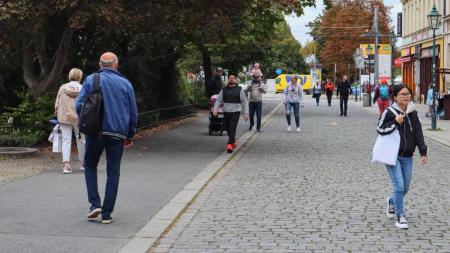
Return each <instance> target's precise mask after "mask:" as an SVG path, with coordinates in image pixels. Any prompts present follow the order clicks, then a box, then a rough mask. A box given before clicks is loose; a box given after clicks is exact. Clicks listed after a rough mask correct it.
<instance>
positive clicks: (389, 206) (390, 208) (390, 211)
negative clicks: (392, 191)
mask: <svg viewBox="0 0 450 253" xmlns="http://www.w3.org/2000/svg"><path fill="white" fill-rule="evenodd" d="M389 200H390V197H387V199H386V216H387V217H388V218H394V216H395V207H394V204H393V203H391V201H389Z"/></svg>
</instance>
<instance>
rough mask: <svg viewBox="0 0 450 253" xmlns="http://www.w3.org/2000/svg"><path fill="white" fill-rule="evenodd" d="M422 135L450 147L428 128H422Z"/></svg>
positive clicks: (449, 143)
mask: <svg viewBox="0 0 450 253" xmlns="http://www.w3.org/2000/svg"><path fill="white" fill-rule="evenodd" d="M354 104H356V103H354ZM360 107H361V109H363V110H366V111H368V112H370V113H373V114H375V115H378V113H376V112H373V111H372V110H370V109H369V107H364V106H360ZM423 136H425V137H427V138H428V139H431V140H433V141H435V142H437V143H439V144H442V145H444V146H447V147H450V142H448V141H444V140H442V139H439V137H438V136H435V135H434V134H433V132H430V131H428V130H426V129H423Z"/></svg>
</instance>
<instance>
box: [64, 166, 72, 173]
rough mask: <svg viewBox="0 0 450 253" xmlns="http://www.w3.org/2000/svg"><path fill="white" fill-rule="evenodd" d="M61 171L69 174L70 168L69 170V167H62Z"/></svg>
mask: <svg viewBox="0 0 450 253" xmlns="http://www.w3.org/2000/svg"><path fill="white" fill-rule="evenodd" d="M62 173H63V174H70V173H72V170H71V169H70V168H66V167H64V169H63V171H62Z"/></svg>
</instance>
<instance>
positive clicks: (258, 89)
mask: <svg viewBox="0 0 450 253" xmlns="http://www.w3.org/2000/svg"><path fill="white" fill-rule="evenodd" d="M245 92H246V93H250V99H249V103H248V107H249V110H250V126H249V128H248V130H249V131H251V130H252V128H253V126H254V125H255V120H254V119H255V113H256V131H258V132H261V113H262V94H263V93H266V86H265V85H264V83H262V82H261V80H259V76H257V75H253V80H252V81H251V83H250V84H248V85H247V87H246V88H245Z"/></svg>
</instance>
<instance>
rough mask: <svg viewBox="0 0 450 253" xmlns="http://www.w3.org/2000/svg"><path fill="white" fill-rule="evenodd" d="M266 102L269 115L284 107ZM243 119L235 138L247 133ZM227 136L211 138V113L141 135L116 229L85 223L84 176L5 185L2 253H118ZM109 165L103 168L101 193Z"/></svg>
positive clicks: (125, 178)
mask: <svg viewBox="0 0 450 253" xmlns="http://www.w3.org/2000/svg"><path fill="white" fill-rule="evenodd" d="M279 100H280V98H279V97H276V96H273V97H271V98H270V97H269V98H267V100H265V102H264V105H263V113H264V114H266V113H268V112H269V111H271V110H272V109H273V108H274V107H275V106H277V105H278V104H279ZM247 129H248V122H246V123H244V121H240V124H239V127H238V136H241V135H242V134H244V133H247V132H248V131H247ZM226 141H227V137H226V136H225V135H224V136H209V135H208V114H207V112H203V113H201V114H200V117H199V119H198V120H197V121H194V122H191V123H188V124H186V125H183V126H179V127H177V128H175V129H172V130H169V131H165V132H161V133H159V134H157V135H155V136H152V137H148V138H143V139H140V140H138V141H137V142H136V144H135V146H134V147H133V148H132V149H130V150H127V151H126V152H125V154H124V157H123V161H122V168H121V181H120V186H119V195H118V199H117V205H116V208H115V211H114V213H113V214H112V216H113V224H110V225H102V224H99V223H97V222H88V221H87V220H86V218H85V217H86V214H87V212H88V208H89V203H88V202H87V196H86V189H85V182H84V175H83V173H82V172H81V171H76V170H75V171H74V173H73V174H71V175H63V174H62V173H61V171H60V168H55V169H51V170H48V171H45V172H43V173H40V174H37V175H34V176H31V177H28V178H24V179H21V180H18V181H15V182H11V183H7V184H3V185H0V203H1V205H0V252H24V253H25V252H30V253H40V252H42V253H44V252H45V253H49V252H50V253H51V252H55V253H56V252H105V253H106V252H108V253H110V252H117V251H118V250H119V249H121V248H122V246H123V245H124V244H126V243H127V242H128V241H129V240H130V239H131V238H132V237H133V236H134V235H135V234H136V233H137V232H138V231H139V230H140V229H141V228H142V227H143V226H144V225H145V224H146V223H147V222H148V221H149V220H150V218H151V217H153V216H154V215H155V214H156V213H158V211H159V210H160V209H161V208H162V207H163V206H164V205H166V204H167V203H168V202H169V201H170V200H171V199H172V198H174V196H176V194H177V193H178V192H180V191H181V190H182V189H183V188H184V187H185V185H186V184H187V183H188V182H190V181H191V180H192V179H193V178H195V177H196V176H197V175H198V174H199V173H200V171H202V169H203V168H205V167H207V166H208V164H210V163H211V162H212V161H214V160H215V159H216V157H217V156H218V155H220V154H221V153H222V152H223V151H224V150H225V144H226ZM104 167H105V163H104V159H102V160H101V162H100V165H99V190H100V196H103V190H104V183H105V182H104V181H105V174H106V172H105V168H104Z"/></svg>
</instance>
